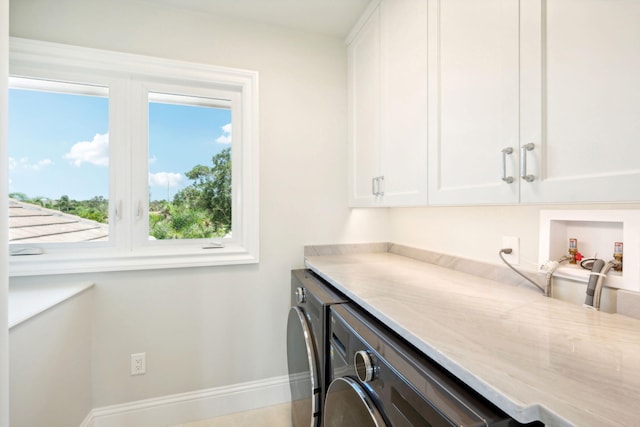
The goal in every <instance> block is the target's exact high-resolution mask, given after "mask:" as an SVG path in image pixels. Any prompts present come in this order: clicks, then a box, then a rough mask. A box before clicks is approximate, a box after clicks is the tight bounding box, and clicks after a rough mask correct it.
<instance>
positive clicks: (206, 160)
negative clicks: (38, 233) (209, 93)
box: [9, 89, 231, 200]
mask: <svg viewBox="0 0 640 427" xmlns="http://www.w3.org/2000/svg"><path fill="white" fill-rule="evenodd" d="M108 113H109V104H108V100H107V98H100V97H95V96H82V95H70V94H58V93H46V92H36V91H30V90H18V89H11V90H10V93H9V192H10V193H11V192H19V193H24V194H26V195H27V196H28V197H29V198H35V197H44V198H50V199H59V198H60V196H62V195H68V196H69V198H71V199H75V200H86V199H91V198H93V197H94V196H103V197H105V198H108V197H109V193H108V192H109V190H108V183H109V177H108V163H109V160H108V146H109V114H108ZM230 122H231V112H230V110H226V109H218V108H209V107H193V106H185V105H174V104H158V103H152V104H150V108H149V139H150V141H149V191H150V193H151V198H152V199H153V200H157V199H166V198H167V195H169V197H170V198H173V196H174V195H175V193H176V192H177V191H179V190H180V189H181V188H184V187H185V186H187V185H189V183H190V182H189V180H188V179H187V178H186V177H185V176H184V173H185V172H187V171H189V170H190V169H191V168H192V167H193V166H195V165H197V164H204V165H207V166H210V165H211V158H212V157H213V156H214V155H215V154H216V153H218V152H220V151H221V150H222V149H224V148H226V147H228V146H229V144H230V141H231V125H230Z"/></svg>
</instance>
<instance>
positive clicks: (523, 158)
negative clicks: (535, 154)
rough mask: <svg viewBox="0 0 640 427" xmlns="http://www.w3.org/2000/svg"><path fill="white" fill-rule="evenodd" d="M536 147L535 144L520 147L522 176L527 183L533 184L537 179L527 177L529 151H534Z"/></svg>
mask: <svg viewBox="0 0 640 427" xmlns="http://www.w3.org/2000/svg"><path fill="white" fill-rule="evenodd" d="M535 147H536V146H535V144H534V143H533V142H530V143H528V144H525V145H523V146H522V147H520V176H521V177H522V179H524V180H525V181H527V182H533V181H534V180H535V179H536V178H535V176H533V175H527V151H533V149H534V148H535Z"/></svg>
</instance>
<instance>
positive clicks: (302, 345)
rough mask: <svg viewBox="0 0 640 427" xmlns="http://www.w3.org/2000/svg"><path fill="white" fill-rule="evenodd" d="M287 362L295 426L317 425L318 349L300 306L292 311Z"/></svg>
mask: <svg viewBox="0 0 640 427" xmlns="http://www.w3.org/2000/svg"><path fill="white" fill-rule="evenodd" d="M287 363H288V365H289V386H290V388H291V421H292V423H293V427H317V426H318V421H319V417H318V415H319V411H320V407H319V405H320V401H319V398H320V382H319V370H318V368H319V367H318V352H317V349H316V346H315V344H314V340H313V332H312V330H311V327H310V325H309V321H308V319H307V317H306V316H305V313H304V311H303V310H302V309H301V308H300V307H292V308H291V310H289V319H288V321H287Z"/></svg>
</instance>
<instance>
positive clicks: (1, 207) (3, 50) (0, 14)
mask: <svg viewBox="0 0 640 427" xmlns="http://www.w3.org/2000/svg"><path fill="white" fill-rule="evenodd" d="M8 23H9V2H8V0H0V171H1V172H0V212H3V213H0V230H3V231H2V232H0V427H9V330H8V323H7V319H8V317H7V316H8V313H7V300H8V279H7V258H8V243H7V238H8V237H7V233H6V232H5V231H4V230H8V229H9V226H8V224H7V221H8V217H7V215H8V214H6V212H8V209H9V206H8V205H7V191H8V190H7V183H8V176H7V172H6V171H7V164H8V157H7V126H6V123H7V82H8V79H7V73H8V66H9V64H8V52H9V50H8V46H9V45H8V38H9V37H8V36H9V32H8V31H7V29H8V28H9V25H8Z"/></svg>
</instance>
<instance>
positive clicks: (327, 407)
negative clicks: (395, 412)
mask: <svg viewBox="0 0 640 427" xmlns="http://www.w3.org/2000/svg"><path fill="white" fill-rule="evenodd" d="M355 426H358V427H387V423H386V422H385V421H384V418H383V417H382V414H381V413H380V411H379V410H378V408H377V407H376V405H375V402H374V401H373V400H372V399H371V397H369V394H368V393H367V391H366V390H365V389H364V387H362V385H360V383H358V381H356V380H354V379H353V378H350V377H340V378H336V379H335V380H333V381H332V382H331V385H329V389H328V390H327V397H326V400H325V403H324V427H355Z"/></svg>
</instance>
